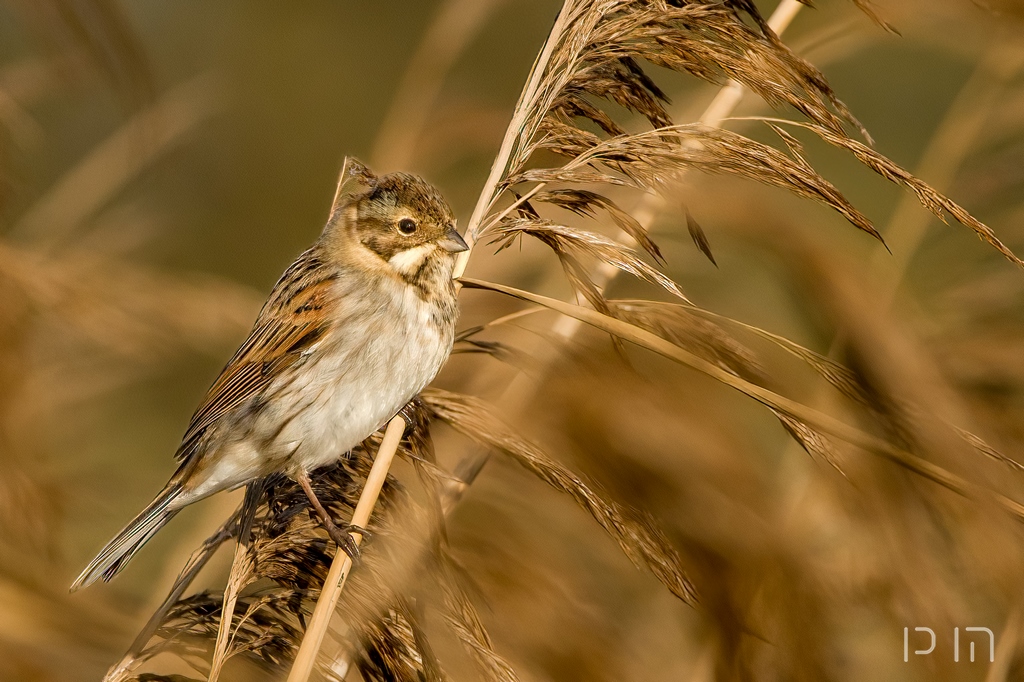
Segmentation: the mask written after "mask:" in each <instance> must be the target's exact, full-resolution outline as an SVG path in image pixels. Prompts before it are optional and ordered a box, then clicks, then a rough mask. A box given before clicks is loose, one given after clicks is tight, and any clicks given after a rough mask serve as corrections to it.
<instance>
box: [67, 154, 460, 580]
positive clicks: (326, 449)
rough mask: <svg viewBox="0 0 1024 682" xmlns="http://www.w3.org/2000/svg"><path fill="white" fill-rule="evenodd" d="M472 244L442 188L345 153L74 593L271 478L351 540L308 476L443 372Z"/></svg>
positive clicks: (342, 541)
mask: <svg viewBox="0 0 1024 682" xmlns="http://www.w3.org/2000/svg"><path fill="white" fill-rule="evenodd" d="M353 186H354V187H355V189H354V190H353V189H351V188H352V187H353ZM467 248H468V247H467V246H466V242H465V241H463V239H462V237H460V236H459V233H458V232H456V230H455V219H454V217H453V215H452V210H451V208H449V206H448V204H447V203H446V202H445V200H444V198H443V197H442V196H441V194H440V193H439V192H438V191H437V190H436V189H434V187H432V186H431V185H429V184H427V183H426V182H424V181H423V180H422V179H420V178H418V177H415V176H412V175H407V174H404V173H393V174H390V175H384V176H380V177H377V176H375V175H374V174H373V173H372V172H371V171H370V170H368V169H367V168H366V167H365V166H363V165H362V164H360V163H359V162H357V161H354V160H352V159H346V162H345V166H344V168H343V170H342V179H341V181H340V183H339V190H338V194H337V196H336V197H335V201H334V206H333V207H332V210H331V216H330V219H329V220H328V222H327V226H326V227H325V228H324V231H323V233H322V234H321V235H320V238H319V239H318V240H317V241H316V243H315V244H314V245H313V246H312V247H311V248H310V249H309V250H307V251H306V252H305V253H303V254H302V255H301V256H299V258H298V260H296V261H295V262H294V263H293V264H292V265H291V267H289V268H288V269H287V270H286V271H285V273H284V275H282V277H281V279H280V280H279V281H278V283H277V285H276V286H275V287H274V290H273V291H272V292H271V294H270V298H269V299H268V300H267V302H266V304H264V306H263V309H262V310H261V311H260V314H259V317H258V318H257V319H256V324H255V326H254V327H253V329H252V332H250V334H249V337H248V338H247V339H246V340H245V342H244V343H243V344H242V346H241V347H240V348H239V349H238V351H237V352H236V353H235V355H234V357H232V358H231V360H230V361H229V362H228V364H227V366H226V367H225V368H224V370H223V371H222V372H221V374H220V376H219V377H218V378H217V380H216V381H215V382H214V384H213V386H212V387H211V388H210V390H209V392H208V393H207V395H206V398H205V399H204V400H203V402H202V403H201V404H200V405H199V408H198V409H197V410H196V412H195V414H194V415H193V416H192V420H191V422H190V423H189V426H188V429H187V430H186V432H185V436H184V438H183V439H182V442H181V445H180V447H179V448H178V452H177V459H178V461H179V462H180V464H179V466H178V469H177V471H175V472H174V475H173V476H171V480H170V481H169V482H168V483H167V485H166V486H165V487H164V489H163V490H162V491H161V492H160V494H159V495H157V497H156V499H155V500H153V502H152V503H151V504H150V505H149V506H148V507H146V508H145V509H144V510H143V511H142V512H141V513H140V514H139V515H138V516H136V517H135V518H134V519H133V520H132V522H131V523H129V524H128V526H127V527H126V528H125V529H124V530H122V531H121V532H120V533H118V535H117V537H115V538H114V539H113V540H111V541H110V542H109V543H108V544H107V546H106V547H104V548H103V550H102V551H101V552H100V553H99V555H98V556H97V557H96V558H95V559H93V560H92V563H90V564H89V565H88V566H87V567H86V569H85V570H84V571H82V574H81V575H80V576H78V579H77V580H75V582H74V584H73V585H72V588H71V589H72V590H76V589H78V588H81V587H85V586H86V585H89V584H91V583H93V582H95V581H96V580H97V579H99V578H103V579H104V580H109V579H110V578H112V577H113V576H114V575H116V574H117V573H118V572H119V571H120V570H121V569H122V568H124V566H125V564H127V563H128V561H129V560H130V559H131V558H132V556H134V554H135V553H136V552H137V551H138V550H139V549H140V548H141V547H142V546H143V545H144V544H145V543H146V542H147V541H148V540H149V539H150V538H152V537H153V535H154V534H155V533H156V532H157V531H158V530H160V529H161V528H162V527H163V526H164V524H166V523H167V522H168V521H169V520H170V519H171V518H172V517H173V516H174V515H175V514H176V513H178V511H180V510H181V509H182V508H183V507H185V506H186V505H189V504H192V503H193V502H196V501H198V500H201V499H203V498H205V497H208V496H210V495H212V494H214V493H217V492H220V491H222V490H230V489H233V488H237V487H239V486H241V485H244V484H246V483H248V482H250V481H253V480H254V479H257V478H260V477H263V476H266V475H268V474H271V473H274V472H283V473H285V474H287V475H288V476H291V477H292V478H294V479H295V480H297V481H298V482H299V483H300V484H301V485H302V487H303V489H304V490H305V491H306V495H307V496H308V497H309V498H310V502H311V503H312V505H313V507H314V508H315V510H316V511H317V513H318V514H319V515H320V517H321V520H322V521H323V523H324V525H325V526H326V527H327V529H328V532H329V533H330V534H331V537H332V538H334V540H335V542H337V543H338V544H339V546H341V547H343V548H349V547H350V546H351V538H350V536H349V535H348V533H347V532H342V531H341V530H340V529H339V528H338V527H337V526H336V525H335V524H334V523H333V521H332V519H331V518H330V515H329V514H328V513H327V512H326V511H325V510H324V508H323V506H322V505H321V504H320V502H319V500H317V499H316V495H315V494H314V493H313V490H312V487H311V485H310V479H309V472H311V471H313V470H314V469H317V468H318V467H321V466H324V465H326V464H330V463H332V462H335V461H337V460H338V459H339V458H341V457H342V456H344V455H345V454H346V453H347V452H348V451H349V450H350V449H351V448H352V447H353V446H355V445H357V444H358V443H360V442H361V441H363V440H364V439H365V438H367V437H368V436H370V435H371V434H372V433H373V432H374V431H376V430H377V429H379V428H380V427H381V426H383V425H384V424H385V423H387V422H388V421H389V420H390V419H391V418H392V417H393V416H394V415H395V414H397V413H398V412H399V410H400V409H401V408H402V407H404V406H405V405H406V404H407V403H408V402H409V401H410V400H411V399H412V398H413V397H415V396H416V394H417V393H419V392H420V390H421V389H423V387H424V386H426V385H427V384H428V383H429V382H430V381H431V380H433V378H434V375H436V374H437V372H438V370H440V369H441V366H442V365H443V364H444V362H445V360H446V359H447V358H448V355H449V353H450V352H451V349H452V343H453V340H454V337H455V324H456V320H457V317H458V306H457V302H456V289H455V285H454V282H453V281H452V271H453V268H454V266H455V260H456V255H455V254H456V253H458V252H460V251H465V250H466V249H467ZM349 551H351V550H349Z"/></svg>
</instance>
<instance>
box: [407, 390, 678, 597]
mask: <svg viewBox="0 0 1024 682" xmlns="http://www.w3.org/2000/svg"><path fill="white" fill-rule="evenodd" d="M421 397H422V399H423V402H424V403H425V404H426V406H427V407H428V408H429V409H430V410H431V412H433V414H434V415H435V416H436V417H437V418H438V419H440V420H441V421H443V422H445V423H447V424H449V425H450V426H451V427H452V428H454V429H455V430H456V431H459V432H460V433H462V434H464V435H466V436H468V437H469V438H471V439H472V440H474V441H476V442H477V443H479V444H481V445H486V446H487V447H490V448H494V449H495V450H497V451H498V452H502V453H504V454H506V455H507V456H509V457H511V458H512V459H513V460H515V461H516V462H517V463H518V464H520V465H521V466H523V467H524V468H525V469H526V470H527V471H530V472H531V473H533V474H534V475H535V476H537V477H538V478H540V479H541V480H542V481H544V482H545V483H547V484H548V485H550V486H551V487H553V488H554V489H556V490H559V491H561V492H564V493H567V494H568V495H569V496H570V497H572V498H573V499H574V500H575V501H576V503H577V504H579V505H580V506H581V507H582V508H583V509H585V510H586V511H587V512H589V513H590V515H591V516H593V517H594V520H596V521H597V522H598V524H599V525H600V526H601V527H602V528H604V530H605V531H606V532H607V533H608V534H609V535H611V536H612V538H613V539H614V540H615V541H616V542H617V543H618V544H619V547H620V548H621V549H622V551H623V553H625V555H626V556H627V557H629V559H630V561H632V562H633V563H634V565H636V566H637V567H638V568H639V567H641V566H646V567H647V568H648V569H649V570H650V571H651V572H652V573H653V574H654V575H655V576H656V577H657V578H658V580H660V581H661V582H662V583H663V584H664V585H665V586H666V587H667V588H668V589H669V591H671V592H672V594H674V595H676V596H677V597H679V598H680V599H681V600H683V601H684V602H686V603H688V604H691V605H693V604H696V602H697V594H696V591H695V590H694V588H693V586H692V585H691V584H690V581H689V579H688V578H687V577H686V571H685V569H684V568H683V567H682V565H681V563H680V559H679V556H678V555H677V554H676V552H675V550H674V549H673V548H672V547H671V545H670V544H669V542H668V540H667V539H666V538H665V536H664V535H663V534H662V533H661V531H659V530H658V529H657V527H656V526H655V525H654V523H653V522H652V521H651V520H650V519H648V518H645V517H643V516H642V515H641V514H639V513H637V512H635V511H633V510H626V509H624V508H622V507H621V506H619V505H618V504H616V503H615V502H611V501H608V500H605V499H604V498H603V497H602V496H601V495H600V494H599V493H598V492H596V491H594V490H593V489H592V488H591V487H590V486H588V485H587V484H586V483H584V482H583V480H582V479H580V478H579V477H578V476H577V475H576V474H574V473H573V472H571V471H570V470H569V469H567V468H566V467H564V466H563V465H561V464H559V463H558V462H556V461H554V460H553V459H551V458H550V457H549V456H548V455H546V454H545V453H544V452H543V451H541V450H540V449H539V448H537V447H536V446H535V445H533V444H532V443H530V442H529V441H526V440H524V439H522V438H520V437H519V436H518V435H516V434H515V433H514V432H513V430H512V429H511V428H510V427H509V426H507V425H506V424H504V423H503V422H502V421H501V419H500V418H498V417H497V415H495V414H494V411H493V408H491V407H490V406H488V405H487V404H486V403H485V402H483V401H482V400H480V399H478V398H474V397H472V396H467V395H459V394H456V393H451V392H448V391H442V390H441V389H436V388H432V389H427V390H425V391H424V392H423V393H422V396H421Z"/></svg>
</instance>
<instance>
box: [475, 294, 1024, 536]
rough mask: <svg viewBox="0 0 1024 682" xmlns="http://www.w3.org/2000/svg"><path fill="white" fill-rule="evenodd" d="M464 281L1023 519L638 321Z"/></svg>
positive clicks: (1013, 509) (1016, 506)
mask: <svg viewBox="0 0 1024 682" xmlns="http://www.w3.org/2000/svg"><path fill="white" fill-rule="evenodd" d="M462 283H463V285H464V286H473V287H476V288H480V289H489V290H491V291H496V292H499V293H503V294H506V295H508V296H512V297H514V298H519V299H521V300H524V301H527V302H529V303H534V304H537V305H542V306H544V307H546V308H550V309H551V310H554V311H557V312H559V313H562V314H563V315H568V316H571V317H575V318H577V319H579V320H580V321H581V322H585V323H587V324H589V325H591V326H593V327H596V328H598V329H600V330H602V331H605V332H607V333H609V334H613V335H615V336H618V337H619V338H622V339H624V340H627V341H630V342H631V343H635V344H637V345H638V346H642V347H644V348H647V349H648V350H651V351H654V352H655V353H658V354H659V355H663V356H665V357H667V358H669V359H671V360H675V361H676V362H679V363H681V364H684V365H686V366H688V367H691V368H693V369H696V370H697V371H699V372H702V373H704V374H707V375H708V376H711V377H713V378H715V379H717V380H718V381H720V382H721V383H723V384H725V385H727V386H730V387H732V388H735V389H737V390H739V391H741V392H742V393H744V394H746V395H748V396H749V397H751V398H753V399H754V400H756V401H758V402H759V403H762V404H763V405H765V406H767V407H769V408H771V409H773V410H777V411H779V412H782V413H783V414H786V415H788V416H790V417H792V418H794V419H796V420H798V421H799V422H802V423H803V424H807V425H809V426H812V427H814V428H815V429H816V430H818V431H821V432H823V433H827V434H829V435H831V436H835V437H836V438H839V439H841V440H844V441H846V442H847V443H850V444H851V445H855V446H857V447H859V448H861V449H863V450H867V451H868V452H872V453H875V454H877V455H881V456H882V457H885V458H886V459H889V460H891V461H893V462H894V463H896V464H899V465H900V466H902V467H904V468H906V469H909V470H911V471H913V472H915V473H917V474H919V475H921V476H923V477H925V478H927V479H929V480H931V481H934V482H935V483H938V484H939V485H941V486H943V487H945V488H948V489H949V490H952V491H953V492H956V493H958V494H960V495H963V496H965V497H970V498H972V499H985V498H986V496H987V497H988V498H990V499H991V500H993V501H994V502H995V503H996V504H998V505H999V506H1000V507H1001V508H1002V509H1003V510H1004V511H1006V512H1007V513H1009V514H1010V515H1011V516H1013V517H1015V518H1017V519H1020V520H1022V521H1024V504H1021V503H1019V502H1016V501H1015V500H1011V499H1009V498H1008V497H1006V496H1004V495H1002V494H1000V493H996V492H994V491H989V490H987V489H985V488H983V487H981V486H979V485H977V484H975V483H972V482H970V481H967V480H966V479H963V478H961V477H960V476H957V475H956V474H954V473H952V472H949V471H946V470H945V469H943V468H942V467H939V466H937V465H935V464H932V463H931V462H929V461H927V460H924V459H922V458H920V457H917V456H916V455H913V454H911V453H909V452H906V451H904V450H902V449H900V448H898V447H896V446H894V445H893V444H891V443H889V442H887V441H885V440H882V439H880V438H877V437H875V436H872V435H870V434H868V433H865V432H864V431H861V430H860V429H857V428H855V427H852V426H850V425H848V424H845V423H843V422H841V421H839V420H838V419H836V418H834V417H831V416H829V415H827V414H824V413H822V412H819V411H817V410H815V409H813V408H809V407H807V406H806V405H804V404H802V403H798V402H796V401H794V400H790V399H789V398H786V397H784V396H781V395H778V394H776V393H774V392H773V391H769V390H768V389H765V388H762V387H761V386H758V385H756V384H752V383H750V382H749V381H746V380H744V379H742V378H740V377H739V376H737V375H736V374H734V373H732V372H730V371H728V370H725V369H722V368H721V367H719V366H717V365H715V364H713V363H711V362H708V361H707V360H705V359H704V358H701V357H699V356H697V355H694V354H693V353H691V352H689V351H687V350H686V349H683V348H681V347H679V346H677V345H675V344H673V343H671V342H669V341H666V340H665V339H663V338H661V337H660V336H657V335H656V334H653V333H651V332H649V331H646V330H644V329H641V328H639V327H637V326H635V325H632V324H629V323H627V322H623V321H622V320H619V319H616V318H614V317H610V316H608V315H604V314H602V313H600V312H598V311H596V310H593V309H590V308H584V307H583V306H578V305H573V304H571V303H565V302H563V301H559V300H557V299H553V298H549V297H547V296H541V295H539V294H534V293H531V292H528V291H523V290H521V289H515V288H513V287H507V286H503V285H500V284H494V283H493V282H484V281H481V280H475V279H470V278H466V277H463V278H462Z"/></svg>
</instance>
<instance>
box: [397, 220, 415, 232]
mask: <svg viewBox="0 0 1024 682" xmlns="http://www.w3.org/2000/svg"><path fill="white" fill-rule="evenodd" d="M398 231H399V232H401V233H402V234H406V235H408V234H412V233H414V232H415V231H416V221H415V220H413V219H412V218H402V219H401V220H399V221H398Z"/></svg>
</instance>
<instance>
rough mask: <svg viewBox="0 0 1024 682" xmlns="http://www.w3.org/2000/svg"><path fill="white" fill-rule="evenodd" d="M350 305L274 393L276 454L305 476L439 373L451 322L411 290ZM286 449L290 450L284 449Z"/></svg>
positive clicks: (371, 295)
mask: <svg viewBox="0 0 1024 682" xmlns="http://www.w3.org/2000/svg"><path fill="white" fill-rule="evenodd" d="M343 303H345V304H348V303H351V307H349V308H348V309H347V310H345V311H344V312H345V314H344V316H343V317H342V318H341V319H340V320H339V322H338V323H337V324H336V325H335V326H334V327H332V329H331V331H330V333H329V334H328V335H327V337H326V338H325V339H324V340H323V341H322V342H321V343H320V344H319V345H318V346H317V348H316V349H315V350H314V351H313V352H312V353H310V354H309V355H308V356H307V358H306V361H305V362H303V363H302V366H301V367H300V368H299V369H298V371H297V372H295V375H294V376H293V377H291V378H290V379H289V380H287V382H283V384H282V386H280V387H279V395H280V397H281V401H280V403H281V409H282V410H284V413H283V414H281V415H278V419H281V418H284V419H285V420H287V425H286V426H285V427H284V429H282V430H281V431H280V435H279V436H278V437H277V439H276V441H277V445H278V447H277V449H279V450H280V451H281V452H292V453H293V454H290V455H289V457H290V458H291V459H292V460H293V461H292V462H290V463H289V464H290V465H297V466H301V467H302V468H303V469H306V470H310V469H314V468H316V467H318V466H322V465H324V464H328V463H330V462H333V461H336V460H337V459H338V458H339V457H340V456H342V455H343V454H344V453H346V452H347V451H349V450H351V449H352V448H353V447H354V446H355V445H357V444H358V443H360V442H361V441H362V440H364V439H365V438H367V437H368V436H369V435H370V434H372V433H373V432H374V431H376V430H377V429H378V428H380V427H381V426H383V425H384V423H385V422H386V421H387V420H388V419H390V418H391V417H392V416H393V415H394V414H395V413H396V412H397V411H398V410H400V409H401V408H402V407H403V406H404V405H405V404H406V403H407V402H409V400H411V399H412V398H413V397H415V396H416V394H417V393H419V391H420V390H422V389H423V388H424V387H425V386H426V385H427V384H428V383H430V381H431V380H433V378H434V376H435V375H436V374H437V372H438V371H439V370H440V368H441V366H442V365H443V364H444V362H445V360H446V359H447V357H448V355H449V353H450V352H451V346H452V340H453V338H454V333H455V322H454V320H451V321H450V322H449V323H447V324H439V323H438V319H439V314H438V308H437V306H436V305H434V304H432V303H430V302H428V301H425V300H423V299H422V298H421V297H420V296H419V295H418V294H417V293H416V292H415V291H413V287H411V286H400V287H398V286H396V287H393V288H392V289H390V290H385V291H374V292H372V293H367V294H365V295H364V296H361V297H360V298H359V300H358V301H343ZM289 448H291V450H289Z"/></svg>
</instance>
